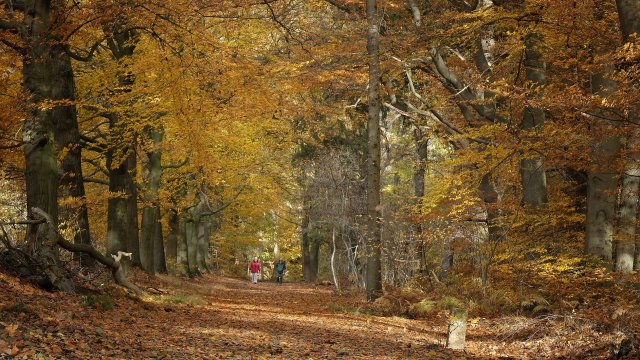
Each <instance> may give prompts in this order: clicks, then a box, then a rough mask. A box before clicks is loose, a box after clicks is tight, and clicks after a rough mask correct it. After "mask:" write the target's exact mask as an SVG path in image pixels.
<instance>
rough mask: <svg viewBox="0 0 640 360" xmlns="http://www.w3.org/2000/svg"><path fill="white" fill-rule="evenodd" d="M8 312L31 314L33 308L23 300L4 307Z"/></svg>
mask: <svg viewBox="0 0 640 360" xmlns="http://www.w3.org/2000/svg"><path fill="white" fill-rule="evenodd" d="M3 310H4V311H6V312H12V313H21V314H29V313H31V309H29V307H28V306H27V304H25V303H24V302H22V301H18V302H16V303H14V304H11V305H8V306H7V307H5V308H4V309H3Z"/></svg>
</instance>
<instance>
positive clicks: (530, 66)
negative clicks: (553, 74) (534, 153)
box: [520, 33, 547, 207]
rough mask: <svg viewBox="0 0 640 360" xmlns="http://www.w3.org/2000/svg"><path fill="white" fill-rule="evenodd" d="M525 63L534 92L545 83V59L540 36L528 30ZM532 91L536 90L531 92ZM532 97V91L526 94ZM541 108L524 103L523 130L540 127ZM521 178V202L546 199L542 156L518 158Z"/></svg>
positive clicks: (528, 203)
mask: <svg viewBox="0 0 640 360" xmlns="http://www.w3.org/2000/svg"><path fill="white" fill-rule="evenodd" d="M524 44H525V53H524V54H525V55H524V67H525V74H526V81H527V82H528V86H529V92H535V91H536V90H538V89H540V87H541V86H544V85H545V84H546V63H545V61H544V59H543V58H542V54H541V52H540V47H541V46H542V39H541V37H540V35H539V34H535V33H533V34H529V35H527V37H526V38H525V41H524ZM534 95H535V94H534ZM528 96H529V97H532V94H528ZM544 121H545V113H544V110H543V109H540V108H537V107H533V106H529V105H527V106H526V107H525V109H524V114H523V118H522V125H521V128H522V130H525V131H526V130H531V129H536V128H541V127H542V126H543V125H544ZM520 176H521V182H522V204H523V205H531V206H534V207H537V206H540V205H542V204H546V203H547V176H546V173H545V170H544V164H543V161H542V158H540V157H539V156H538V157H533V158H531V157H529V158H526V159H522V160H521V162H520Z"/></svg>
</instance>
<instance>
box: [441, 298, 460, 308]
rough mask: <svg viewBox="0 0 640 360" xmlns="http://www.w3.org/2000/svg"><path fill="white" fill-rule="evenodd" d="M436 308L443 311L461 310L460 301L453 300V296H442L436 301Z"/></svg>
mask: <svg viewBox="0 0 640 360" xmlns="http://www.w3.org/2000/svg"><path fill="white" fill-rule="evenodd" d="M438 307H439V308H440V309H443V310H451V309H453V308H461V307H462V301H460V300H458V299H456V298H454V297H453V296H443V297H442V298H441V299H440V300H439V301H438Z"/></svg>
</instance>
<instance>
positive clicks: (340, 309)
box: [327, 302, 371, 315]
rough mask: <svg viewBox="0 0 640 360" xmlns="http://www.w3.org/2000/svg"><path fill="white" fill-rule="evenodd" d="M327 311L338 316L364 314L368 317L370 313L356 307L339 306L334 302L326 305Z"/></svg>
mask: <svg viewBox="0 0 640 360" xmlns="http://www.w3.org/2000/svg"><path fill="white" fill-rule="evenodd" d="M327 310H329V311H331V312H333V313H339V314H364V315H370V314H371V311H370V310H368V309H365V308H361V307H357V306H340V305H338V304H336V303H334V302H330V303H328V304H327Z"/></svg>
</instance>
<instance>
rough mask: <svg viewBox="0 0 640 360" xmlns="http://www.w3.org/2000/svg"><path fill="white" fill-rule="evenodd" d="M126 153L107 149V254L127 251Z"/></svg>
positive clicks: (113, 120)
mask: <svg viewBox="0 0 640 360" xmlns="http://www.w3.org/2000/svg"><path fill="white" fill-rule="evenodd" d="M115 119H117V117H116V116H113V117H112V120H111V123H110V125H111V127H115V126H116V124H115V121H116V120H115ZM127 156H128V155H126V154H121V153H116V152H115V149H109V150H108V151H107V169H109V192H110V196H109V200H108V204H107V256H109V255H115V254H117V253H118V251H123V252H129V251H128V250H129V249H128V246H127V238H128V234H129V217H128V212H127V197H128V194H127V190H128V187H127V177H128V170H129V167H128V166H127V161H126V157H127Z"/></svg>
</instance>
